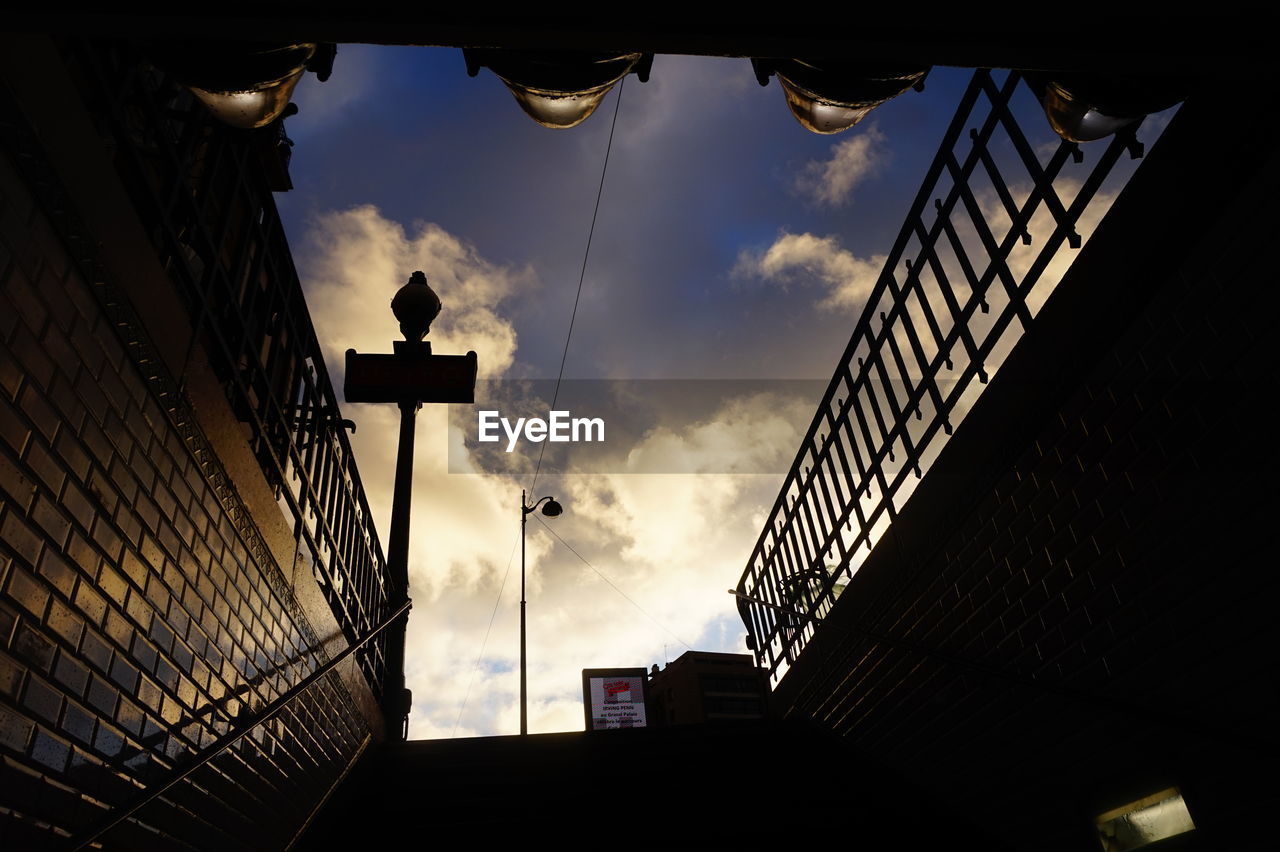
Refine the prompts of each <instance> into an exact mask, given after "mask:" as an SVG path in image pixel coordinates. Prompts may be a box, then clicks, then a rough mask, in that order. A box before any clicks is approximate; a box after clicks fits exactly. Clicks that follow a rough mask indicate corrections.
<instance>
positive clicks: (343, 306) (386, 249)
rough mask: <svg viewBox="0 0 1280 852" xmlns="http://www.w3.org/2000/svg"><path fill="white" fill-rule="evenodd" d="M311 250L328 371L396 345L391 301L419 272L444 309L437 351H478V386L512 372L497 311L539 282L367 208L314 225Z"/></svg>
mask: <svg viewBox="0 0 1280 852" xmlns="http://www.w3.org/2000/svg"><path fill="white" fill-rule="evenodd" d="M307 244H308V245H307V249H306V251H305V252H302V253H301V257H302V263H303V265H304V273H305V274H304V276H303V280H304V281H305V282H306V289H307V303H308V305H310V307H311V312H312V315H313V316H316V317H323V318H325V319H326V320H328V319H332V322H326V323H325V328H324V333H323V334H321V335H320V339H321V340H322V341H324V345H325V348H326V356H327V359H328V363H329V364H331V365H337V364H341V363H342V357H343V354H342V353H343V352H345V351H346V350H347V349H348V348H352V349H356V350H358V351H361V352H385V351H390V349H391V341H392V340H395V339H399V338H400V337H401V335H400V333H399V329H398V327H397V324H396V321H395V318H394V317H393V316H392V314H391V307H390V305H391V297H392V296H394V295H395V293H396V290H398V289H399V288H400V287H401V285H403V284H404V283H405V281H407V280H408V279H409V274H410V273H411V272H413V271H414V270H417V269H421V270H422V271H424V272H425V273H426V274H427V280H428V282H429V283H430V284H431V287H432V289H434V290H435V291H436V293H437V294H439V296H440V300H441V301H442V302H443V303H444V309H443V310H442V311H441V312H440V316H439V318H438V319H437V320H436V321H435V323H433V325H432V327H431V333H430V335H429V336H428V337H427V339H428V340H430V341H431V342H432V345H433V347H434V348H435V351H436V352H439V353H463V352H466V351H468V350H471V349H474V350H475V351H476V353H477V355H478V356H479V364H480V376H481V378H492V377H495V376H500V375H502V374H503V373H504V372H505V371H506V370H507V369H508V368H509V367H510V366H511V364H512V361H513V360H514V357H515V350H516V332H515V328H514V327H513V326H512V324H511V322H510V321H508V320H507V319H504V318H502V317H501V316H499V314H498V307H499V305H500V304H501V303H502V301H503V300H504V299H505V298H507V297H508V296H510V295H511V294H512V293H513V292H514V290H515V289H516V288H517V287H519V286H530V285H531V284H532V283H533V280H534V276H533V273H532V272H531V271H530V270H528V269H512V268H510V267H504V266H498V265H495V264H493V263H490V262H489V261H487V260H485V259H484V258H482V257H480V255H479V254H478V253H477V252H476V250H475V248H474V247H472V246H471V245H469V244H467V243H465V242H463V241H462V240H460V239H459V238H458V237H455V236H453V235H452V234H450V233H449V232H447V231H445V230H444V229H443V228H441V227H440V226H439V225H436V224H433V223H430V222H418V223H415V225H414V228H413V231H412V233H410V232H406V230H405V228H404V226H402V225H401V224H400V223H398V222H393V221H391V220H389V219H387V218H385V217H384V216H383V215H382V214H381V212H379V210H378V208H376V207H374V206H373V205H369V204H366V205H363V206H360V207H353V208H351V209H349V210H343V211H340V212H331V213H326V214H324V215H322V216H320V217H318V218H317V219H315V220H314V221H313V222H312V223H311V228H310V230H309V231H308V234H307ZM317 325H318V326H319V325H320V322H319V320H317Z"/></svg>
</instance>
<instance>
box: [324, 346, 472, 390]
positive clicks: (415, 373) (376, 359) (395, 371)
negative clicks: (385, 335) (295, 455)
mask: <svg viewBox="0 0 1280 852" xmlns="http://www.w3.org/2000/svg"><path fill="white" fill-rule="evenodd" d="M342 393H343V396H345V397H346V400H347V402H475V394H476V353H474V352H468V353H467V354H466V355H431V354H423V353H419V352H413V353H409V352H398V353H396V354H394V355H361V354H359V353H358V352H356V350H354V349H348V350H347V376H346V380H345V381H344V382H343V385H342Z"/></svg>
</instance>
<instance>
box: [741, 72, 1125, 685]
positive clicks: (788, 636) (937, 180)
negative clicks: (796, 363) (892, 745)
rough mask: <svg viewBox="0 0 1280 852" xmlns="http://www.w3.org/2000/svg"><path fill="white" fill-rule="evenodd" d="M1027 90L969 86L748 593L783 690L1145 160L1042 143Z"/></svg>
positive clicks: (1118, 142)
mask: <svg viewBox="0 0 1280 852" xmlns="http://www.w3.org/2000/svg"><path fill="white" fill-rule="evenodd" d="M1024 85H1025V84H1023V83H1022V82H1021V80H1020V78H1019V76H1018V75H1017V74H1016V73H1010V74H1009V75H1008V76H1007V77H1005V79H1004V80H1003V82H999V83H998V82H997V81H996V80H994V79H993V77H992V75H991V73H990V72H988V71H986V70H979V71H977V72H976V73H975V74H974V77H973V79H972V82H971V83H970V85H969V88H968V89H967V91H966V92H965V94H964V97H963V98H962V100H961V103H960V107H959V109H958V110H957V112H956V115H955V118H954V119H953V120H952V122H951V125H950V127H949V128H948V130H947V133H946V136H945V137H944V138H943V141H942V144H941V146H940V148H939V151H938V154H937V156H936V157H935V158H934V161H933V163H932V165H931V166H930V168H929V171H928V173H927V175H926V177H925V180H924V184H923V186H922V187H921V189H920V192H919V193H918V194H917V196H916V198H915V201H914V203H913V204H912V206H911V209H910V212H909V213H908V214H907V219H906V222H905V224H904V225H903V228H902V230H901V232H900V233H899V235H898V238H897V240H896V242H895V243H894V246H893V249H892V251H891V252H890V253H889V255H888V258H887V260H886V262H885V265H884V268H883V270H882V271H881V273H880V277H879V279H878V280H877V282H876V285H875V287H874V288H873V290H872V292H871V294H870V296H869V297H868V301H867V305H866V308H865V310H864V311H863V313H862V316H861V318H860V319H859V321H858V324H857V327H856V328H855V330H854V332H853V337H852V339H851V340H850V341H849V345H848V347H847V348H846V350H845V352H844V355H843V356H842V357H841V359H840V361H839V363H838V364H837V366H836V370H835V375H834V376H833V377H832V380H831V384H830V386H829V387H828V389H827V391H826V393H825V395H824V396H823V398H822V402H821V403H820V405H819V406H818V411H817V413H816V415H815V416H814V419H813V422H812V424H811V425H810V427H809V430H808V433H807V434H806V436H805V438H804V441H803V442H802V443H801V445H800V449H799V452H798V453H797V455H796V459H795V462H794V463H793V464H792V467H791V470H790V471H789V472H788V474H787V476H786V479H785V481H784V483H783V487H782V491H781V493H780V494H779V495H778V499H777V501H776V502H775V504H774V507H773V510H772V512H771V514H770V516H769V520H768V522H767V523H766V524H765V527H764V529H763V531H762V532H761V534H760V538H759V540H758V542H757V543H756V546H755V550H754V551H753V552H752V555H751V558H750V560H749V562H748V564H747V568H746V571H745V572H744V573H743V576H742V579H741V580H740V581H739V583H738V588H737V592H738V594H739V604H738V606H739V612H740V613H741V615H742V618H743V620H744V622H745V623H746V626H747V630H748V633H749V636H750V640H751V644H752V647H753V648H754V650H755V654H756V658H757V661H758V662H759V663H760V665H762V666H765V667H767V668H768V670H769V672H770V675H771V676H772V677H773V678H774V680H775V681H776V680H777V679H779V678H781V676H782V675H783V674H784V673H785V672H786V670H787V668H788V667H789V665H790V664H791V663H792V662H794V661H795V659H796V657H797V655H798V654H799V653H800V651H801V650H802V649H803V648H804V646H805V644H806V643H807V642H808V641H809V639H810V638H811V637H812V635H813V633H814V630H815V629H816V627H817V624H818V622H819V621H820V620H821V619H822V617H823V616H824V615H825V614H826V613H827V612H828V611H829V609H830V608H831V606H832V604H833V602H834V601H835V598H836V597H837V596H838V595H839V594H840V592H841V591H842V590H843V589H844V588H845V585H846V584H847V583H848V581H849V579H850V578H852V577H853V575H854V573H855V572H856V571H857V569H858V567H859V566H860V565H861V563H862V560H863V559H865V558H866V555H867V554H869V553H870V552H871V549H872V548H873V547H874V546H875V542H876V541H877V539H878V538H879V537H880V536H881V535H882V534H883V532H884V531H885V530H886V529H887V528H888V526H889V525H890V524H891V523H893V520H894V518H895V515H896V513H897V512H898V511H899V510H900V509H901V508H902V506H903V505H904V504H905V502H906V500H907V498H908V497H909V496H910V494H911V493H912V491H913V490H914V488H915V484H916V482H917V481H918V480H919V479H920V478H921V477H922V476H923V473H924V471H925V470H927V469H928V467H929V465H930V464H931V463H932V461H933V459H934V458H935V457H936V456H937V454H938V452H939V451H940V449H941V448H942V446H943V445H944V444H945V442H946V436H947V435H950V434H951V432H952V429H953V428H954V427H955V425H957V424H958V423H959V422H960V420H961V419H963V417H964V415H965V414H966V413H967V411H968V410H969V408H970V407H971V406H972V405H973V402H974V401H975V400H976V398H977V396H978V395H979V394H980V393H981V390H982V386H983V385H984V384H986V382H987V381H988V379H989V377H990V375H991V374H992V373H994V372H995V370H996V369H998V368H999V366H1000V363H1002V362H1003V360H1004V357H1005V355H1006V354H1007V353H1008V351H1009V350H1010V349H1011V348H1012V346H1013V344H1014V343H1015V342H1016V341H1017V339H1018V338H1019V337H1021V335H1022V333H1023V331H1025V329H1026V328H1027V326H1028V325H1029V324H1030V323H1031V321H1032V318H1033V317H1034V314H1035V313H1036V311H1037V310H1038V308H1039V307H1040V305H1042V304H1043V302H1044V300H1045V298H1046V297H1047V296H1048V294H1049V292H1050V291H1051V290H1052V289H1053V287H1054V285H1056V283H1057V280H1058V278H1059V277H1060V276H1061V273H1062V271H1064V270H1065V268H1066V265H1067V264H1069V258H1070V256H1071V255H1070V254H1069V253H1068V252H1066V251H1063V250H1062V249H1063V244H1064V243H1066V244H1067V245H1069V246H1070V247H1071V248H1079V247H1080V245H1081V242H1082V236H1081V233H1080V231H1081V230H1086V228H1087V226H1089V225H1091V223H1092V222H1093V221H1095V220H1096V219H1097V218H1098V217H1100V215H1101V212H1105V209H1106V207H1107V206H1108V203H1109V199H1108V197H1107V196H1106V193H1104V192H1100V189H1103V188H1104V181H1106V180H1107V178H1108V176H1109V175H1110V174H1111V172H1112V167H1113V166H1114V165H1115V164H1116V162H1117V160H1119V158H1120V156H1121V153H1122V152H1123V151H1124V150H1125V149H1126V148H1127V149H1129V150H1130V151H1131V153H1132V154H1133V156H1134V157H1137V156H1139V155H1140V152H1141V146H1140V145H1139V144H1138V143H1137V141H1136V139H1135V138H1134V137H1133V135H1132V133H1130V134H1127V135H1124V136H1117V137H1115V138H1113V139H1112V140H1111V142H1110V144H1106V143H1097V145H1095V146H1093V148H1092V149H1091V150H1093V151H1097V152H1098V153H1099V154H1100V156H1098V158H1097V160H1096V162H1094V163H1093V164H1092V165H1091V166H1089V165H1088V164H1085V165H1081V164H1082V163H1083V161H1084V154H1083V152H1082V151H1081V150H1080V148H1079V146H1077V145H1075V144H1073V143H1069V142H1061V143H1060V144H1057V145H1056V146H1054V145H1049V146H1045V145H1039V146H1036V145H1033V143H1032V142H1031V141H1030V140H1029V139H1028V137H1027V135H1026V134H1025V133H1024V132H1023V131H1022V129H1021V128H1020V127H1019V125H1018V123H1017V121H1016V120H1015V118H1014V110H1013V109H1012V104H1013V102H1014V101H1015V100H1016V99H1018V98H1022V99H1024V100H1027V101H1029V98H1030V95H1029V93H1028V91H1027V90H1026V89H1025V88H1022V87H1024ZM1020 88H1022V90H1021V91H1020ZM965 128H969V132H968V133H967V134H965V133H964V130H965ZM1055 139H1056V137H1055ZM1072 167H1078V168H1077V169H1076V170H1077V171H1082V172H1083V175H1081V176H1079V177H1077V176H1075V175H1074V174H1069V173H1068V172H1069V171H1071V170H1072ZM930 200H932V204H930V203H929V202H930Z"/></svg>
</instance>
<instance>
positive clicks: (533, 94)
mask: <svg viewBox="0 0 1280 852" xmlns="http://www.w3.org/2000/svg"><path fill="white" fill-rule="evenodd" d="M640 57H641V55H640V54H639V53H623V54H616V53H611V54H598V53H563V52H561V53H545V52H535V51H520V50H487V49H483V50H482V49H476V50H468V51H467V62H468V64H469V65H475V66H481V65H483V66H486V67H488V68H489V70H490V71H492V72H493V73H494V74H496V75H497V76H498V78H499V79H500V80H502V82H503V83H505V84H506V85H507V88H508V89H510V90H511V94H512V95H514V96H515V99H516V103H518V104H520V108H521V109H522V110H524V111H525V113H527V114H528V116H529V117H530V118H532V119H533V120H534V121H536V122H538V123H539V124H541V125H542V126H543V127H552V128H568V127H576V126H577V125H579V124H581V123H582V122H583V121H585V120H586V119H587V117H588V116H590V115H591V113H593V112H595V109H596V107H598V106H599V105H600V102H601V101H603V100H604V96H605V95H607V94H608V93H609V90H610V89H612V88H613V86H614V84H616V83H617V82H618V81H619V80H621V79H622V78H623V77H624V76H626V74H627V73H628V72H630V71H631V69H632V68H633V67H635V65H636V63H637V62H639V61H640Z"/></svg>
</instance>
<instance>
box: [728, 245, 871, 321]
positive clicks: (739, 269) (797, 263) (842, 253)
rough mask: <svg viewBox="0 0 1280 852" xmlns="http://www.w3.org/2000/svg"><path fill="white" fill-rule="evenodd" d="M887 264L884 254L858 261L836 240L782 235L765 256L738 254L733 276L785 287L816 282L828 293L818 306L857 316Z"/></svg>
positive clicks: (746, 253)
mask: <svg viewBox="0 0 1280 852" xmlns="http://www.w3.org/2000/svg"><path fill="white" fill-rule="evenodd" d="M884 262H885V256H884V255H882V254H878V255H874V256H872V257H871V258H870V259H869V260H861V259H859V258H857V257H855V256H854V255H853V253H852V252H850V251H848V250H847V249H843V248H841V247H840V243H839V241H838V240H836V238H835V237H817V236H814V235H813V234H809V233H805V234H787V233H783V234H781V235H780V236H779V237H778V238H777V239H776V240H774V242H773V245H771V246H769V248H768V249H766V250H764V251H763V252H759V251H751V250H749V249H744V250H743V251H741V252H739V254H738V261H737V263H736V264H735V265H734V267H733V270H732V272H731V274H732V275H733V276H734V277H738V278H742V277H756V278H762V279H764V280H766V281H776V282H779V283H781V284H784V285H787V284H790V283H793V282H799V283H803V284H807V283H811V282H814V283H817V284H819V285H821V286H822V287H824V288H825V289H826V291H827V294H826V296H825V297H824V298H823V299H822V300H821V301H820V302H819V303H818V306H819V307H820V308H823V309H826V310H846V311H849V312H851V313H854V314H857V313H860V312H861V311H862V308H863V305H864V304H865V303H866V301H867V297H868V296H869V295H870V294H871V290H872V288H873V287H874V286H875V283H876V279H877V278H879V276H880V269H881V267H883V266H884Z"/></svg>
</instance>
